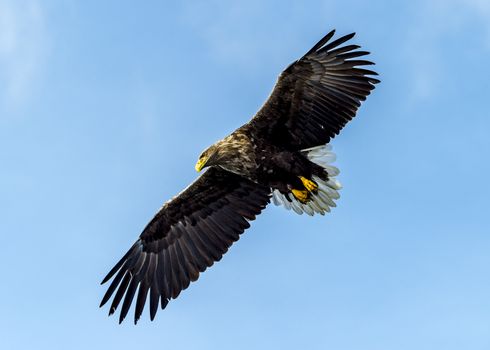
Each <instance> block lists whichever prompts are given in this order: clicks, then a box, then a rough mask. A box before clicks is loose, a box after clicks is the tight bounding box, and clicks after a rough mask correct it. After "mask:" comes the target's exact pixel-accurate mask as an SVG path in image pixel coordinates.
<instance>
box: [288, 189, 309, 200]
mask: <svg viewBox="0 0 490 350" xmlns="http://www.w3.org/2000/svg"><path fill="white" fill-rule="evenodd" d="M291 192H292V193H293V196H294V198H296V199H297V200H299V201H300V202H301V203H306V202H307V201H308V190H295V189H292V190H291Z"/></svg>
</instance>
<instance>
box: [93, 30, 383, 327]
mask: <svg viewBox="0 0 490 350" xmlns="http://www.w3.org/2000/svg"><path fill="white" fill-rule="evenodd" d="M333 35H334V31H332V32H330V33H329V34H327V35H326V36H325V37H324V38H323V39H322V40H320V41H319V42H318V43H317V44H316V45H315V46H314V47H313V48H312V49H311V50H310V51H308V52H307V53H306V54H305V55H304V56H303V57H302V58H300V59H299V60H297V61H295V62H293V63H292V64H291V65H289V67H288V68H286V70H284V71H283V72H282V73H281V75H280V76H279V79H278V81H277V83H276V86H275V87H274V90H273V91H272V94H271V95H270V97H269V99H268V100H267V101H266V102H265V104H264V105H263V106H262V108H261V109H260V110H259V111H258V112H257V114H256V115H255V116H254V118H252V120H251V121H250V122H249V123H247V124H245V125H243V126H242V127H240V128H239V129H237V130H236V131H235V132H233V133H232V134H231V135H229V136H227V137H226V138H224V139H223V140H221V141H218V142H217V143H216V144H214V145H212V146H211V147H209V148H208V149H207V150H205V151H204V152H203V153H202V154H201V156H200V157H199V160H198V163H197V165H196V169H197V170H198V171H200V170H202V169H203V168H205V167H209V169H207V171H206V172H204V174H202V175H201V176H200V177H199V178H198V179H197V180H196V181H195V182H194V183H192V184H191V185H190V186H189V187H188V188H186V189H185V190H184V191H182V192H181V193H180V194H179V195H178V196H176V197H174V198H173V199H172V200H170V201H169V202H167V203H166V204H165V205H164V206H163V207H162V208H161V209H160V211H159V212H158V213H157V214H156V215H155V217H154V218H153V219H152V220H151V221H150V222H149V223H148V225H147V226H146V227H145V229H144V230H143V232H142V233H141V235H140V237H139V239H138V240H137V241H136V243H134V244H133V246H132V247H131V248H130V249H129V251H128V252H127V253H126V254H125V255H124V256H123V258H122V259H121V260H120V261H119V262H118V263H117V264H116V265H115V266H114V268H113V269H112V270H111V271H110V272H109V273H108V274H107V276H106V277H105V278H104V280H103V281H102V283H105V282H107V281H109V280H110V279H111V278H112V282H111V284H110V285H109V288H108V289H107V292H106V293H105V295H104V297H103V299H102V302H101V306H102V305H104V304H105V303H106V302H108V301H109V300H110V299H111V297H113V299H112V303H111V307H110V310H109V314H112V313H114V312H115V310H116V309H117V308H118V307H119V305H120V304H121V302H122V307H121V313H120V317H119V321H120V322H122V320H123V319H124V318H125V317H126V315H127V313H128V311H129V308H130V306H131V304H132V301H133V299H134V298H135V296H136V306H135V316H134V321H135V323H136V322H137V320H138V319H139V317H140V315H141V313H142V311H143V308H144V305H145V304H146V302H147V299H148V298H149V310H150V318H151V319H152V320H153V318H154V317H155V314H156V311H157V309H158V305H160V307H161V308H162V309H163V308H165V306H166V305H167V303H168V301H169V300H170V299H175V298H176V297H177V296H178V295H179V294H180V292H181V291H182V290H184V289H186V288H187V287H188V286H189V283H190V282H192V281H195V280H197V279H198V277H199V273H201V272H203V271H204V270H205V269H206V268H207V267H209V266H211V265H212V264H213V263H214V262H215V261H219V260H220V259H221V257H222V256H223V254H224V253H226V251H227V250H228V248H229V247H230V246H231V245H232V243H233V242H235V241H236V240H238V238H239V235H240V234H241V233H243V232H244V230H245V229H247V228H248V227H249V221H252V220H254V219H255V217H256V216H257V215H258V214H260V212H261V211H262V209H264V208H265V207H266V205H267V204H268V203H269V201H270V199H271V197H272V199H273V201H274V203H275V204H282V205H284V206H285V207H286V208H288V209H293V210H294V211H296V212H297V213H300V214H301V213H303V212H306V213H307V214H310V215H313V214H314V213H319V214H322V215H323V214H324V213H325V212H328V211H330V207H333V206H335V203H334V200H335V199H337V198H338V192H337V191H338V189H340V185H339V183H338V182H337V181H336V180H335V176H336V175H337V174H338V169H337V168H335V167H334V166H332V165H330V164H329V163H330V162H331V161H332V158H333V153H332V152H331V151H330V148H328V146H324V145H325V144H327V143H328V142H329V141H330V140H331V139H332V138H333V137H334V136H335V135H337V134H338V133H339V132H340V130H341V129H342V128H343V127H344V126H345V124H346V123H347V122H348V121H349V120H351V119H352V118H353V117H354V116H355V114H356V112H357V109H358V108H359V106H360V104H361V101H363V100H365V98H366V96H367V95H369V93H370V91H371V90H372V89H373V88H374V84H376V83H378V82H379V81H378V80H377V79H374V78H372V76H373V75H376V73H375V72H372V71H370V70H366V69H362V68H359V67H360V66H365V65H371V64H372V63H371V62H369V61H365V60H360V59H358V57H361V56H365V55H367V54H368V52H365V51H358V50H357V49H359V46H356V45H347V46H343V47H339V45H341V44H343V43H344V42H346V41H348V40H350V39H351V38H352V37H353V36H354V34H350V35H346V36H344V37H341V38H340V39H337V40H335V41H332V42H329V41H330V39H331V38H332V37H333ZM114 293H115V294H114Z"/></svg>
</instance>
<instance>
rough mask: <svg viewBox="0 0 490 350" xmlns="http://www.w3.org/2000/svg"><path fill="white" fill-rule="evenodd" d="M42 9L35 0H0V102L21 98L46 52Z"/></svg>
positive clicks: (18, 100)
mask: <svg viewBox="0 0 490 350" xmlns="http://www.w3.org/2000/svg"><path fill="white" fill-rule="evenodd" d="M46 34H47V32H46V25H45V19H44V13H43V10H42V8H41V4H40V2H39V1H37V0H26V1H14V0H0V81H1V82H2V83H1V85H0V94H1V95H0V103H2V104H4V105H5V106H8V107H11V106H16V105H18V104H19V103H20V102H22V101H24V100H25V98H26V97H28V95H29V93H30V92H31V87H32V85H33V83H34V81H35V79H36V77H37V76H38V74H39V71H40V68H41V66H42V63H43V61H44V58H45V56H46V53H47V35H46Z"/></svg>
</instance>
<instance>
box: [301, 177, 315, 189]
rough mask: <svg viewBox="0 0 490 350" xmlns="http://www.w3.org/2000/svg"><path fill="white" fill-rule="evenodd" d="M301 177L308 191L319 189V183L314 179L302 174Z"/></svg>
mask: <svg viewBox="0 0 490 350" xmlns="http://www.w3.org/2000/svg"><path fill="white" fill-rule="evenodd" d="M299 178H300V180H301V182H302V183H303V186H305V188H306V190H307V191H308V192H315V191H316V190H318V185H317V184H316V183H315V182H314V181H311V180H308V179H307V178H306V177H303V176H300V177H299Z"/></svg>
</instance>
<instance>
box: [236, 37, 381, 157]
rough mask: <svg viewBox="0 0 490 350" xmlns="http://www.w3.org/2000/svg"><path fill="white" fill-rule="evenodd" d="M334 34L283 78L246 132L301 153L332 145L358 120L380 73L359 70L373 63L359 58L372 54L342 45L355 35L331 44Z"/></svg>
mask: <svg viewBox="0 0 490 350" xmlns="http://www.w3.org/2000/svg"><path fill="white" fill-rule="evenodd" d="M334 33H335V31H331V32H330V33H328V34H327V35H326V36H325V37H324V38H323V39H322V40H320V41H319V42H318V43H317V44H316V45H315V46H314V47H313V48H312V49H311V50H310V51H308V52H307V53H306V54H305V55H304V56H303V57H301V58H300V59H299V60H297V61H296V62H293V63H292V64H291V65H290V66H289V67H288V68H286V69H285V70H284V71H283V72H282V73H281V75H280V76H279V78H278V81H277V83H276V85H275V86H274V90H273V91H272V93H271V95H270V97H269V99H268V100H267V101H266V102H265V104H264V105H263V106H262V108H261V109H260V110H259V111H258V112H257V114H256V115H255V117H254V118H253V119H252V120H251V121H250V122H249V123H248V124H245V126H244V127H245V128H250V129H251V130H252V131H253V132H254V133H255V134H256V135H258V136H259V137H264V138H267V139H268V140H270V141H271V142H273V143H275V144H277V145H280V146H282V147H285V148H288V149H290V150H299V149H305V148H310V147H314V146H319V145H323V144H325V143H328V142H329V141H330V139H331V138H333V137H334V136H335V135H337V134H338V133H339V132H340V130H341V129H342V128H343V127H344V125H345V124H346V123H347V122H348V121H349V120H351V119H352V118H353V117H354V116H355V114H356V112H357V109H358V108H359V106H360V105H361V101H364V100H365V99H366V96H368V95H369V93H370V91H371V90H372V89H374V84H376V83H378V82H379V80H377V79H374V78H372V77H371V76H373V75H377V73H375V72H373V71H370V70H366V69H363V68H359V67H360V66H365V65H371V64H373V63H372V62H369V61H365V60H360V59H358V57H361V56H365V55H367V54H369V52H366V51H358V50H357V49H359V48H360V47H359V46H357V45H347V46H340V45H341V44H343V43H344V42H346V41H348V40H349V39H351V38H352V37H353V36H354V33H353V34H349V35H346V36H343V37H341V38H340V39H337V40H335V41H332V42H329V41H330V39H331V38H332V37H333V35H334ZM339 46H340V47H339Z"/></svg>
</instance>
